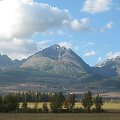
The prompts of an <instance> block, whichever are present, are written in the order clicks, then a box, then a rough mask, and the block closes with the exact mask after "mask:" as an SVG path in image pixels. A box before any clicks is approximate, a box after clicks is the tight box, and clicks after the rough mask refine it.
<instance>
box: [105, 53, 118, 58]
mask: <svg viewBox="0 0 120 120" xmlns="http://www.w3.org/2000/svg"><path fill="white" fill-rule="evenodd" d="M118 56H120V52H108V53H107V54H106V57H107V59H112V58H116V57H118Z"/></svg>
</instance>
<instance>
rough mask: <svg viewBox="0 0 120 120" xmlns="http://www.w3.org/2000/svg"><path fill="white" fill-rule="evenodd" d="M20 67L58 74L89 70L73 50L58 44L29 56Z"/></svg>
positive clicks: (78, 72)
mask: <svg viewBox="0 0 120 120" xmlns="http://www.w3.org/2000/svg"><path fill="white" fill-rule="evenodd" d="M20 68H27V69H38V70H42V71H47V72H51V73H58V74H80V73H81V74H83V73H87V72H90V66H89V65H87V64H86V63H85V62H84V61H83V60H82V59H81V58H80V57H79V56H78V55H77V54H76V53H75V52H73V51H72V50H71V49H67V48H65V47H60V46H59V45H58V44H56V45H53V46H50V47H48V48H46V49H43V50H42V51H40V52H38V53H36V54H34V55H32V56H30V57H29V58H28V59H27V60H26V61H25V62H24V63H23V64H22V65H21V66H20Z"/></svg>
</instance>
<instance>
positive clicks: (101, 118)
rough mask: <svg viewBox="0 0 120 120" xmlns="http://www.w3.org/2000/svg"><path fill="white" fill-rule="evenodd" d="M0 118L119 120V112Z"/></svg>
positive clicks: (2, 118)
mask: <svg viewBox="0 0 120 120" xmlns="http://www.w3.org/2000/svg"><path fill="white" fill-rule="evenodd" d="M0 120H120V114H119V113H113V114H110V113H101V114H100V113H99V114H93V113H91V114H86V113H85V114H84V113H79V114H53V113H47V114H45V113H44V114H43V113H38V114H14V113H13V114H11V113H10V114H9V113H6V114H0Z"/></svg>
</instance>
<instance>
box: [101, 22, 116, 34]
mask: <svg viewBox="0 0 120 120" xmlns="http://www.w3.org/2000/svg"><path fill="white" fill-rule="evenodd" d="M113 25H114V23H113V22H112V21H109V22H108V23H107V24H106V25H105V26H104V27H103V28H102V29H101V30H100V32H104V31H105V30H107V29H112V28H113Z"/></svg>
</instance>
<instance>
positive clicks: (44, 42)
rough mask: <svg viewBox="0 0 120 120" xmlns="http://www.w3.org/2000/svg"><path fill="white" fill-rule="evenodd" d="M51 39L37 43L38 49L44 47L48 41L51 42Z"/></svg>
mask: <svg viewBox="0 0 120 120" xmlns="http://www.w3.org/2000/svg"><path fill="white" fill-rule="evenodd" d="M52 41H53V40H42V41H40V42H38V43H37V48H38V50H42V49H44V48H46V47H48V43H50V42H52Z"/></svg>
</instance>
